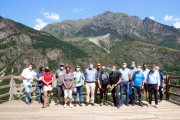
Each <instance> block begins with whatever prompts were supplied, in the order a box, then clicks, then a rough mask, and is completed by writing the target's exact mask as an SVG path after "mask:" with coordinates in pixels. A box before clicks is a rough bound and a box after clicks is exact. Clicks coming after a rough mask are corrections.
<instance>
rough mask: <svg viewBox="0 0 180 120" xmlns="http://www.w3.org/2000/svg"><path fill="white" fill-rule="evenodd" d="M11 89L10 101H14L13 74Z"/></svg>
mask: <svg viewBox="0 0 180 120" xmlns="http://www.w3.org/2000/svg"><path fill="white" fill-rule="evenodd" d="M9 85H10V89H9V94H10V96H9V101H13V100H14V94H13V92H14V78H13V76H11V80H10V84H9Z"/></svg>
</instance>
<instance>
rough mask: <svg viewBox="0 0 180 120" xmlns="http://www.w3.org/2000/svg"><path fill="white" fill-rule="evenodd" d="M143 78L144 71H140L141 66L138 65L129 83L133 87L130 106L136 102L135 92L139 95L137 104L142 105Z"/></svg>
mask: <svg viewBox="0 0 180 120" xmlns="http://www.w3.org/2000/svg"><path fill="white" fill-rule="evenodd" d="M144 80H145V77H144V73H142V72H141V66H140V65H138V68H137V72H134V73H133V76H132V81H131V83H132V85H133V87H134V94H133V96H134V101H133V104H132V106H134V105H135V104H136V101H137V94H138V95H139V105H140V106H142V107H143V104H142V89H143V87H144Z"/></svg>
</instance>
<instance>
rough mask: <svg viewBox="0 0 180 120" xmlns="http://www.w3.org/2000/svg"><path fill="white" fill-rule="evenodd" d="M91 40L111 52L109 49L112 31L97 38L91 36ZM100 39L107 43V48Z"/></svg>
mask: <svg viewBox="0 0 180 120" xmlns="http://www.w3.org/2000/svg"><path fill="white" fill-rule="evenodd" d="M89 40H90V41H91V42H93V43H94V44H96V45H97V46H99V47H101V48H103V49H104V50H106V51H107V52H108V53H110V51H109V49H110V33H108V34H106V35H103V36H99V37H96V38H89ZM100 41H102V42H103V43H104V44H105V46H106V48H105V47H103V46H102V45H101V44H100Z"/></svg>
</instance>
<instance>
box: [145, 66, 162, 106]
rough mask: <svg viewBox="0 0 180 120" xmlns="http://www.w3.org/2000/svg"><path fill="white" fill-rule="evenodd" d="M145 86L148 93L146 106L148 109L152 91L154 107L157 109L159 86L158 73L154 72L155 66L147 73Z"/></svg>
mask: <svg viewBox="0 0 180 120" xmlns="http://www.w3.org/2000/svg"><path fill="white" fill-rule="evenodd" d="M146 83H147V84H146V86H147V89H148V92H149V104H148V105H147V106H148V107H150V105H151V101H152V90H154V97H155V107H156V108H158V90H159V85H160V77H159V73H158V72H157V71H156V65H154V64H153V65H152V66H151V71H150V72H149V73H148V76H147V81H146Z"/></svg>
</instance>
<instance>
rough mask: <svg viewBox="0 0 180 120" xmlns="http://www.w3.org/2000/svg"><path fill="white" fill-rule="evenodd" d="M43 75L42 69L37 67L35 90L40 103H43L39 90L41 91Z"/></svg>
mask: <svg viewBox="0 0 180 120" xmlns="http://www.w3.org/2000/svg"><path fill="white" fill-rule="evenodd" d="M43 73H44V71H43V67H42V66H40V67H39V72H38V73H37V74H36V80H37V85H36V87H37V90H38V93H39V99H40V102H41V103H43V99H42V94H41V90H43V82H42V78H41V76H42V74H43Z"/></svg>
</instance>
